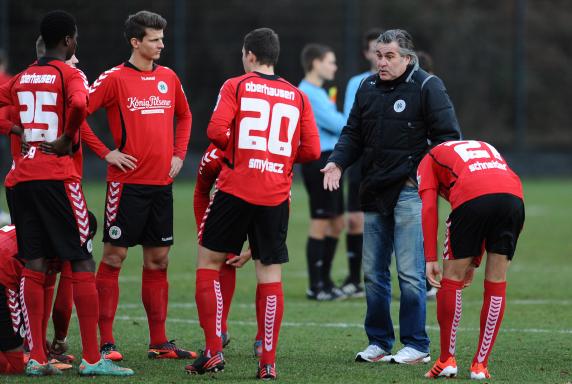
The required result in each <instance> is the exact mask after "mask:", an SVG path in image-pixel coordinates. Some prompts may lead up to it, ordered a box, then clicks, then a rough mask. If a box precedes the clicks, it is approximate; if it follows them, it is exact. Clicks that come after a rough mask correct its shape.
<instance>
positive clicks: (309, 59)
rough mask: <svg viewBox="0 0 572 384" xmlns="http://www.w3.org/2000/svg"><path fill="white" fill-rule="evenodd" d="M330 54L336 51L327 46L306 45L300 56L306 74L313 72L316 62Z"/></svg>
mask: <svg viewBox="0 0 572 384" xmlns="http://www.w3.org/2000/svg"><path fill="white" fill-rule="evenodd" d="M329 52H334V50H333V49H332V48H330V47H328V46H327V45H324V44H317V43H310V44H306V45H305V46H304V48H302V54H301V55H300V61H301V62H302V68H304V73H308V72H310V71H311V70H312V64H313V63H314V60H316V59H318V60H322V59H323V58H324V57H325V56H326V54H328V53H329Z"/></svg>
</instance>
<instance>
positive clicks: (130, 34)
mask: <svg viewBox="0 0 572 384" xmlns="http://www.w3.org/2000/svg"><path fill="white" fill-rule="evenodd" d="M145 28H151V29H157V30H162V29H165V28H167V20H165V19H164V18H163V16H161V15H159V14H158V13H153V12H149V11H139V12H137V13H136V14H134V15H129V17H128V18H127V20H125V32H124V34H125V38H126V39H127V43H129V44H130V43H131V39H133V38H136V39H137V40H139V41H141V40H143V38H144V37H145Z"/></svg>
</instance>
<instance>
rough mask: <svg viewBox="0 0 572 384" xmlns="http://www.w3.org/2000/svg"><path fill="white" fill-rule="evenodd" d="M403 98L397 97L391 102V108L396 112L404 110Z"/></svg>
mask: <svg viewBox="0 0 572 384" xmlns="http://www.w3.org/2000/svg"><path fill="white" fill-rule="evenodd" d="M406 106H407V104H405V100H402V99H399V100H397V101H396V102H395V103H394V104H393V110H394V111H395V112H397V113H400V112H403V111H404V110H405V107H406Z"/></svg>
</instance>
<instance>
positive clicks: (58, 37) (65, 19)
mask: <svg viewBox="0 0 572 384" xmlns="http://www.w3.org/2000/svg"><path fill="white" fill-rule="evenodd" d="M76 32H77V26H76V22H75V18H74V17H73V16H72V15H71V14H69V13H67V12H66V11H52V12H49V13H47V14H46V15H45V16H44V18H43V19H42V22H41V23H40V34H41V35H42V38H43V39H44V43H45V44H46V48H47V49H52V48H55V47H56V46H57V45H58V43H59V42H60V41H62V39H64V38H65V37H66V36H72V37H73V36H74V35H75V33H76Z"/></svg>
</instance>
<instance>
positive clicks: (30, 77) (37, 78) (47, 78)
mask: <svg viewBox="0 0 572 384" xmlns="http://www.w3.org/2000/svg"><path fill="white" fill-rule="evenodd" d="M55 81H56V75H36V74H35V73H29V74H28V73H26V74H23V75H22V76H21V77H20V84H54V83H55Z"/></svg>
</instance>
